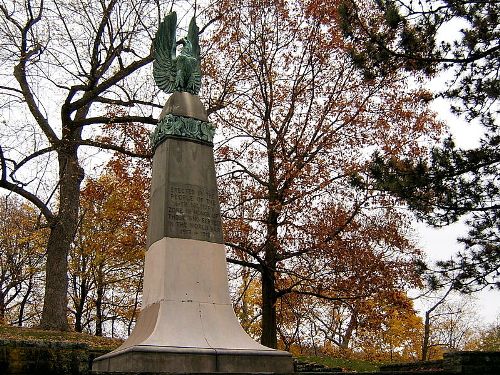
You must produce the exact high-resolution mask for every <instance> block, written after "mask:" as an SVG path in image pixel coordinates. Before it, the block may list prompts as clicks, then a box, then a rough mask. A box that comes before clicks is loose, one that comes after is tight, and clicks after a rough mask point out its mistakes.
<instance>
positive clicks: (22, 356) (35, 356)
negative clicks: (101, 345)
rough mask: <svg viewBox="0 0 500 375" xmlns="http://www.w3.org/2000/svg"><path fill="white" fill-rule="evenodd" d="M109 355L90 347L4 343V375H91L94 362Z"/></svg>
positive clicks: (0, 353)
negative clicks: (103, 355) (91, 366)
mask: <svg viewBox="0 0 500 375" xmlns="http://www.w3.org/2000/svg"><path fill="white" fill-rule="evenodd" d="M106 352H107V350H105V351H97V350H90V349H89V347H88V346H87V345H86V344H75V343H64V342H43V341H10V340H0V374H5V375H11V374H12V375H13V374H16V375H87V374H89V373H90V365H91V363H92V360H93V359H94V358H96V357H98V356H100V355H102V354H104V353H106Z"/></svg>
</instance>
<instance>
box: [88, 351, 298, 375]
mask: <svg viewBox="0 0 500 375" xmlns="http://www.w3.org/2000/svg"><path fill="white" fill-rule="evenodd" d="M92 372H138V373H141V372H152V373H155V372H168V373H291V372H293V362H292V358H291V356H290V354H289V353H287V352H282V351H258V350H233V349H201V348H175V347H161V346H149V347H146V346H134V347H130V348H127V349H125V350H123V351H122V352H113V353H109V354H107V355H104V356H102V357H99V358H98V359H96V360H94V363H93V365H92Z"/></svg>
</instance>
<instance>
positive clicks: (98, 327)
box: [95, 264, 104, 336]
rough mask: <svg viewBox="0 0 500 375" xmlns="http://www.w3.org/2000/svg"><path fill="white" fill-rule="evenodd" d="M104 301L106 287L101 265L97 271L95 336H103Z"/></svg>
mask: <svg viewBox="0 0 500 375" xmlns="http://www.w3.org/2000/svg"><path fill="white" fill-rule="evenodd" d="M103 299H104V285H103V275H102V264H100V265H99V268H98V270H97V280H96V300H95V309H96V314H95V335H96V336H102V325H103V320H104V317H103V313H102V301H103Z"/></svg>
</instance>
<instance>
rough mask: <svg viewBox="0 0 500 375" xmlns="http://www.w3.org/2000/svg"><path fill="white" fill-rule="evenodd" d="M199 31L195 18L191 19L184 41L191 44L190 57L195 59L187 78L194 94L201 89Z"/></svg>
mask: <svg viewBox="0 0 500 375" xmlns="http://www.w3.org/2000/svg"><path fill="white" fill-rule="evenodd" d="M199 34H200V29H199V28H198V25H196V19H195V17H193V18H191V22H189V28H188V34H187V36H186V39H187V40H188V41H189V42H190V43H191V48H192V50H191V51H192V57H194V58H195V59H196V65H195V67H194V69H193V71H192V74H191V76H190V77H189V87H191V88H192V90H193V93H194V94H198V92H199V91H200V87H201V69H200V64H201V57H200V38H199Z"/></svg>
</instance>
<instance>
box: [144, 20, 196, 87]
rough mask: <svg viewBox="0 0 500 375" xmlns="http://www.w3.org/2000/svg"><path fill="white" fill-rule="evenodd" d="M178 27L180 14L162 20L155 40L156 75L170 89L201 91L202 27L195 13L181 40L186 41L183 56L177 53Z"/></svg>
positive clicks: (155, 77)
mask: <svg viewBox="0 0 500 375" xmlns="http://www.w3.org/2000/svg"><path fill="white" fill-rule="evenodd" d="M176 29H177V14H176V13H175V12H172V13H169V14H168V15H167V16H165V18H164V19H163V22H161V23H160V26H159V27H158V31H157V32H156V35H155V39H154V41H153V48H154V56H155V61H154V63H153V77H154V79H155V82H156V84H157V85H158V87H159V88H160V89H161V90H163V91H165V92H166V93H172V92H175V91H179V92H182V91H185V92H189V93H190V94H193V95H198V93H199V91H200V87H201V70H200V44H199V38H198V34H199V28H198V26H197V25H196V20H195V18H194V17H193V18H192V19H191V22H190V23H189V29H188V34H187V36H186V37H185V38H183V39H181V40H180V41H179V43H180V44H182V49H181V53H180V54H179V56H176V54H177V41H176V35H175V34H176Z"/></svg>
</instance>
